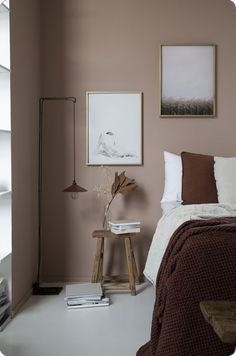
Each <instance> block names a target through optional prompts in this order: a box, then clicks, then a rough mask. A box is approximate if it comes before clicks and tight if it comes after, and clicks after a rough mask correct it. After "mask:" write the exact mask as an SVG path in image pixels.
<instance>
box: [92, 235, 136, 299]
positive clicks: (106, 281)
mask: <svg viewBox="0 0 236 356" xmlns="http://www.w3.org/2000/svg"><path fill="white" fill-rule="evenodd" d="M135 235H137V233H129V234H114V233H113V232H111V231H110V230H95V231H93V233H92V237H93V238H97V249H96V255H95V260H94V266H93V276H92V282H93V283H97V282H100V283H101V284H102V286H103V288H104V289H105V291H120V290H126V291H127V290H128V291H130V292H131V295H133V296H134V295H136V288H135V284H138V283H140V281H139V276H138V270H137V266H136V262H135V257H134V252H133V248H132V242H131V238H132V237H134V236H135ZM105 238H109V239H111V238H116V239H122V240H123V241H124V245H125V252H126V259H127V267H128V274H127V275H118V276H107V275H106V276H104V275H103V257H104V239H105ZM127 281H128V283H127Z"/></svg>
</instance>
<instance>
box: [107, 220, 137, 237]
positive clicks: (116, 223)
mask: <svg viewBox="0 0 236 356" xmlns="http://www.w3.org/2000/svg"><path fill="white" fill-rule="evenodd" d="M109 227H110V230H111V232H113V233H114V234H132V233H133V234H134V233H138V232H140V221H135V220H113V221H109Z"/></svg>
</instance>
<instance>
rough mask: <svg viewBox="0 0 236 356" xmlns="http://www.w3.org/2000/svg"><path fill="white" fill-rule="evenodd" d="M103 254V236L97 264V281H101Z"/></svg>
mask: <svg viewBox="0 0 236 356" xmlns="http://www.w3.org/2000/svg"><path fill="white" fill-rule="evenodd" d="M103 256H104V238H102V243H101V256H100V261H99V266H98V281H99V282H102V281H103Z"/></svg>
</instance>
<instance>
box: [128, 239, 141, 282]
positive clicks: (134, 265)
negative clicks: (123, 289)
mask: <svg viewBox="0 0 236 356" xmlns="http://www.w3.org/2000/svg"><path fill="white" fill-rule="evenodd" d="M130 247H131V255H132V263H133V270H134V276H135V282H136V283H140V279H139V275H138V269H137V265H136V262H135V257H134V250H133V246H132V242H131V239H130Z"/></svg>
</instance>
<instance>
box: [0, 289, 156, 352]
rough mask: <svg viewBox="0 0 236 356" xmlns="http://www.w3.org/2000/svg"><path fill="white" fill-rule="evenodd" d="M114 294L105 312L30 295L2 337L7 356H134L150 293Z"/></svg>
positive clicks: (145, 331) (145, 335) (144, 330)
mask: <svg viewBox="0 0 236 356" xmlns="http://www.w3.org/2000/svg"><path fill="white" fill-rule="evenodd" d="M139 289H140V290H139V293H138V295H137V296H135V297H131V296H130V294H126V293H124V294H112V295H111V296H110V297H111V302H112V304H111V305H110V306H109V307H104V308H93V309H77V310H67V309H66V306H65V301H64V291H63V292H62V293H61V294H60V295H59V296H40V297H39V296H32V297H31V298H30V299H29V301H28V302H27V303H26V305H25V306H24V308H23V309H22V311H21V312H20V313H19V314H18V315H17V316H16V317H15V318H14V319H13V320H12V321H11V323H10V324H9V325H8V326H7V328H6V329H5V330H4V331H3V332H2V333H0V350H1V351H2V353H3V354H4V355H6V356H135V354H136V351H137V349H138V348H139V347H140V346H141V345H142V344H143V343H145V342H146V341H148V339H149V337H150V329H151V319H152V311H153V305H154V289H153V287H151V286H149V285H142V286H140V287H139Z"/></svg>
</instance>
